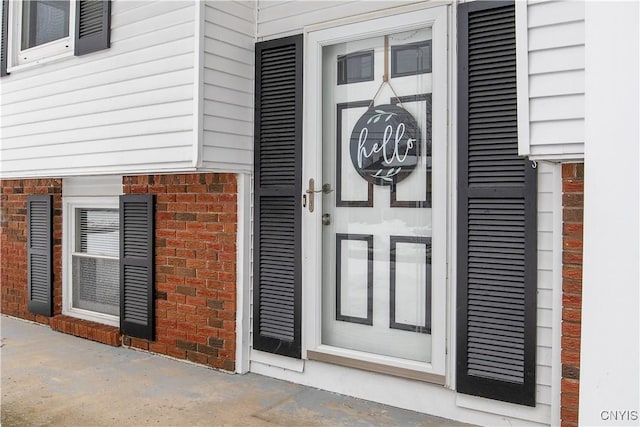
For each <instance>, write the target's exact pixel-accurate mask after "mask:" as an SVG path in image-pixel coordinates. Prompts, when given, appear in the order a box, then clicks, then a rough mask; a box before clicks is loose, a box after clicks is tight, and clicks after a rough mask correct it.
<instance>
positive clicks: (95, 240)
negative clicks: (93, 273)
mask: <svg viewBox="0 0 640 427" xmlns="http://www.w3.org/2000/svg"><path fill="white" fill-rule="evenodd" d="M77 212H78V224H77V226H78V235H79V242H78V243H79V244H78V247H77V248H76V252H82V253H85V254H91V255H104V256H113V257H117V256H119V254H120V245H119V241H120V240H119V239H120V231H119V230H120V222H119V221H120V219H119V216H118V210H117V209H78V211H77Z"/></svg>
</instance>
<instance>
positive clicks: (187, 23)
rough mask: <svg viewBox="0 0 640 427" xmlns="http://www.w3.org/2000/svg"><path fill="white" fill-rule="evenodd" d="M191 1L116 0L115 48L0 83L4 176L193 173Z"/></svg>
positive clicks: (20, 72)
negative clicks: (170, 171)
mask: <svg viewBox="0 0 640 427" xmlns="http://www.w3.org/2000/svg"><path fill="white" fill-rule="evenodd" d="M195 14H196V11H195V5H194V2H188V1H156V2H151V1H144V2H133V1H131V2H130V1H121V0H115V1H113V2H112V12H111V16H112V21H111V48H109V49H106V50H102V51H100V52H96V53H93V54H90V55H84V56H80V57H69V58H65V59H62V60H60V61H57V62H52V63H48V64H45V65H43V66H35V67H32V68H29V69H23V70H18V71H16V72H13V73H12V74H11V75H10V76H8V77H5V78H3V79H2V85H1V89H0V95H1V98H2V100H1V111H0V114H1V119H2V124H1V128H0V136H1V138H2V147H1V151H0V156H1V158H2V163H1V166H2V167H1V169H2V172H3V176H6V177H9V176H12V177H33V176H71V175H81V174H87V173H94V174H96V173H97V174H100V173H122V172H141V171H144V172H154V171H163V170H166V169H169V168H173V169H181V168H189V167H191V166H192V165H193V161H194V159H193V156H194V149H193V145H194V143H195V141H194V132H193V127H194V119H193V114H194V99H193V97H194V75H195V74H194V27H195V25H194V18H195Z"/></svg>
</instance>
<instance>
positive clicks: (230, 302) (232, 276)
mask: <svg viewBox="0 0 640 427" xmlns="http://www.w3.org/2000/svg"><path fill="white" fill-rule="evenodd" d="M123 191H124V193H125V194H134V193H137V194H140V193H150V194H155V195H156V205H155V220H156V224H155V229H156V231H155V239H156V243H155V246H156V267H155V269H156V270H155V273H156V277H155V283H156V288H155V290H156V301H155V302H156V339H155V341H146V340H140V339H136V338H130V337H124V343H125V345H130V346H132V347H136V348H141V349H145V350H150V351H153V352H156V353H163V354H167V355H170V356H173V357H177V358H181V359H188V360H191V361H193V362H196V363H201V364H205V365H209V366H213V367H215V368H219V369H225V370H228V371H233V370H234V369H235V351H236V347H235V346H236V332H235V330H236V329H235V317H236V314H235V313H236V230H237V184H236V177H235V175H234V174H210V173H209V174H204V173H202V174H197V173H196V174H186V175H144V176H131V177H128V176H125V177H124V178H123Z"/></svg>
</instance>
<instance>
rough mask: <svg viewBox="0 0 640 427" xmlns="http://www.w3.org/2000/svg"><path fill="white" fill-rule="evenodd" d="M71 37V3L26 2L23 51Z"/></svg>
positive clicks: (55, 0) (55, 1)
mask: <svg viewBox="0 0 640 427" xmlns="http://www.w3.org/2000/svg"><path fill="white" fill-rule="evenodd" d="M68 35H69V2H68V1H62V0H54V1H35V0H30V1H25V2H24V3H23V6H22V49H23V50H24V49H29V48H32V47H34V46H39V45H41V44H45V43H49V42H51V41H54V40H58V39H61V38H63V37H67V36H68Z"/></svg>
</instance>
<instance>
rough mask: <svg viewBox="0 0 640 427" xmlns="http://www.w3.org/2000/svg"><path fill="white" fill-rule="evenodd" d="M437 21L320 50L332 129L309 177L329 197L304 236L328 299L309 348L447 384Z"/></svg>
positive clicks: (325, 130)
mask: <svg viewBox="0 0 640 427" xmlns="http://www.w3.org/2000/svg"><path fill="white" fill-rule="evenodd" d="M443 9H444V8H443ZM435 12H436V10H435V9H432V10H430V11H427V14H430V16H437V15H439V14H438V13H435ZM440 12H442V10H441V11H440ZM434 20H435V19H432V22H431V23H429V24H422V25H419V24H414V25H413V26H412V28H410V29H408V30H407V29H405V28H406V27H404V26H403V25H400V26H397V27H396V26H394V22H398V23H400V22H403V20H402V19H399V20H398V19H393V18H387V19H386V24H387V25H388V26H389V29H388V30H386V31H384V32H380V34H377V35H374V36H367V37H358V36H357V35H354V36H353V40H350V39H349V38H348V36H346V37H345V38H346V40H345V41H340V42H335V43H327V44H325V45H324V46H321V47H320V48H319V50H320V55H319V56H320V57H321V62H322V64H321V65H320V66H319V67H317V69H318V70H319V71H320V73H321V75H319V76H318V80H317V81H318V82H320V84H321V88H320V90H319V93H320V95H321V96H320V98H321V99H318V100H317V104H316V105H317V108H319V109H320V111H319V112H320V114H317V115H316V117H321V123H319V124H318V126H317V131H318V133H317V138H316V139H315V141H316V143H317V146H316V150H315V151H314V150H305V153H304V154H303V155H305V156H314V155H317V154H320V153H321V154H320V161H319V162H318V161H315V162H314V161H313V159H308V158H307V159H306V162H305V165H308V167H306V172H311V171H312V170H313V173H305V174H304V175H303V176H306V177H314V176H315V182H316V183H317V184H316V189H320V188H322V189H324V191H323V192H322V193H317V194H316V195H315V202H316V203H315V204H316V206H315V209H314V212H308V214H309V215H308V216H307V220H308V224H309V225H310V226H308V227H305V229H304V232H305V233H306V234H305V239H304V240H305V241H306V242H307V244H306V249H307V254H306V255H307V260H308V258H309V255H312V254H315V255H312V256H314V258H315V259H319V260H321V267H320V268H317V269H316V270H315V272H316V273H315V274H316V275H315V277H310V274H307V273H310V271H311V270H310V269H309V270H308V269H306V268H305V271H303V277H304V278H305V286H306V284H307V283H309V284H311V287H310V290H311V291H312V293H313V294H314V295H316V296H317V299H316V300H315V301H312V299H310V298H309V299H307V301H309V302H310V303H311V304H315V305H316V310H315V313H316V316H315V317H309V318H308V319H309V321H310V322H313V323H314V325H311V326H312V327H311V328H310V329H311V330H314V331H315V332H316V333H315V336H314V337H313V338H314V339H310V340H309V344H308V349H310V350H314V351H318V352H324V353H329V354H334V355H340V356H343V357H347V358H352V359H357V360H364V361H371V362H376V363H384V364H388V365H391V366H397V367H403V368H407V367H408V368H410V369H416V370H420V371H426V372H434V373H444V372H443V371H444V333H445V324H444V323H445V322H444V319H445V315H444V313H445V304H446V277H445V270H446V265H445V262H444V260H445V259H446V255H445V251H446V242H445V237H446V232H445V229H446V221H445V214H446V163H447V162H446V159H447V155H446V152H447V150H446V129H445V125H444V123H446V118H445V111H438V112H436V109H437V108H438V107H439V106H440V107H441V106H443V105H446V100H445V94H446V76H445V70H446V67H445V65H444V64H445V63H446V62H445V61H444V60H442V57H443V56H444V52H445V51H444V46H445V41H444V40H443V37H442V36H443V34H444V32H443V29H442V28H438V26H437V25H434V24H435V23H434V22H433V21H434ZM372 25H374V24H373V23H372ZM356 27H358V25H352V26H349V27H345V28H343V29H342V30H344V31H345V33H346V34H352V33H351V29H355V28H356ZM327 31H328V32H327ZM335 31H338V32H340V30H335V29H334V35H335ZM325 34H330V30H325ZM317 36H318V38H320V37H321V35H317ZM441 37H442V38H441ZM313 40H314V38H313V37H311V41H312V42H313ZM310 44H311V46H314V44H313V43H310ZM312 57H313V55H312ZM441 60H442V63H439V62H438V61H441ZM309 102H311V103H314V100H311V101H308V102H307V104H306V105H309ZM443 110H444V109H443ZM438 125H440V127H438ZM305 184H306V182H305ZM318 224H321V225H318ZM313 236H317V237H318V239H317V240H315V241H314V240H313ZM305 265H308V263H306V264H305ZM318 303H319V307H318Z"/></svg>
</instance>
